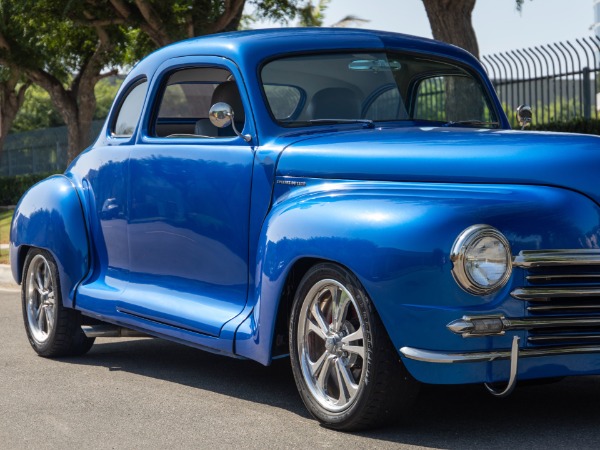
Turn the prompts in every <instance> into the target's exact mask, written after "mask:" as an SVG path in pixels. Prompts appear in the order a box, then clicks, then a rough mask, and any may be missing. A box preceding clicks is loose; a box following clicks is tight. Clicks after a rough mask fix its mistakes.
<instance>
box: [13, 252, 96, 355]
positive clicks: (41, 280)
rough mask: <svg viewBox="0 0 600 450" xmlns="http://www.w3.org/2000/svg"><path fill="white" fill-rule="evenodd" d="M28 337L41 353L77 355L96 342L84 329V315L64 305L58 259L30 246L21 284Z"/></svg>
mask: <svg viewBox="0 0 600 450" xmlns="http://www.w3.org/2000/svg"><path fill="white" fill-rule="evenodd" d="M21 303H22V307H23V321H24V322H25V330H26V332H27V338H28V339H29V343H30V344H31V346H32V347H33V349H34V350H35V351H36V352H37V354H38V355H40V356H45V357H58V356H77V355H82V354H84V353H86V352H87V351H88V350H89V349H90V348H91V347H92V345H93V344H94V338H88V337H87V336H86V335H85V334H84V333H83V331H82V330H81V314H80V313H79V311H76V310H74V309H71V308H65V307H64V306H63V303H62V295H61V291H60V278H59V275H58V269H57V267H56V262H55V261H54V258H53V257H52V255H51V254H50V253H49V252H47V251H46V250H41V249H37V248H34V249H31V250H30V251H29V253H28V254H27V257H26V259H25V265H24V266H23V281H22V285H21Z"/></svg>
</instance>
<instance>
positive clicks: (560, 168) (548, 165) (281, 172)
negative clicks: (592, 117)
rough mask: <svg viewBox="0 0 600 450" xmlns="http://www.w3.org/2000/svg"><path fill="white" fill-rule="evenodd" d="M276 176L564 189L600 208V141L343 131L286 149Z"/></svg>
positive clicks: (509, 133)
mask: <svg viewBox="0 0 600 450" xmlns="http://www.w3.org/2000/svg"><path fill="white" fill-rule="evenodd" d="M277 175H278V176H288V177H310V178H328V179H353V180H381V181H407V182H414V181H424V182H433V183H435V182H439V183H459V182H460V183H485V184H490V183H494V184H498V183H500V184H529V185H545V186H557V187H561V188H566V189H571V190H575V191H578V192H581V193H583V194H585V195H587V196H589V197H591V198H593V199H594V200H595V201H596V202H597V203H599V204H600V176H599V175H600V137H598V136H588V135H580V134H566V133H546V132H529V131H514V130H484V129H465V128H461V129H457V128H439V127H436V128H425V127H420V128H419V127H411V128H400V129H399V128H395V129H389V128H388V129H386V128H376V129H366V130H358V131H340V132H336V133H330V134H327V135H320V136H319V137H310V138H305V139H303V140H300V139H298V140H297V141H296V142H294V143H292V144H291V145H289V146H288V147H286V148H285V150H284V151H283V153H282V154H281V157H280V159H279V163H278V166H277Z"/></svg>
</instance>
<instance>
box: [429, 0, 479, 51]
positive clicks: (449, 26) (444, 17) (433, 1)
mask: <svg viewBox="0 0 600 450" xmlns="http://www.w3.org/2000/svg"><path fill="white" fill-rule="evenodd" d="M423 5H424V6H425V11H426V12H427V18H428V19H429V24H430V25H431V32H432V34H433V38H434V39H437V40H439V41H444V42H448V43H449V44H454V45H457V46H459V47H462V48H464V49H465V50H467V51H468V52H470V53H471V54H473V55H474V56H475V57H476V58H479V46H478V45H477V36H476V35H475V30H474V29H473V24H472V20H471V14H472V13H473V8H475V0H423Z"/></svg>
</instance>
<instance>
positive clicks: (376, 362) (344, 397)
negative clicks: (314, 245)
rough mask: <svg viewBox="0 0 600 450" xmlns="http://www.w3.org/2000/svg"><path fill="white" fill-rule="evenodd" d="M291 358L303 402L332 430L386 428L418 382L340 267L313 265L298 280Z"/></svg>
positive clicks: (364, 296) (360, 290)
mask: <svg viewBox="0 0 600 450" xmlns="http://www.w3.org/2000/svg"><path fill="white" fill-rule="evenodd" d="M290 356H291V361H292V370H293V372H294V378H295V380H296V386H297V387H298V391H299V392H300V395H301V397H302V400H303V402H304V404H305V405H306V407H307V408H308V410H309V411H310V413H311V414H312V415H313V416H314V417H316V418H317V419H318V420H319V421H321V422H322V423H323V424H324V425H325V426H328V427H330V428H335V429H339V430H347V431H350V430H359V429H364V428H370V427H373V426H377V425H383V424H385V423H389V422H391V421H394V420H396V419H398V414H400V413H401V411H402V410H403V409H406V408H407V407H409V406H410V405H412V402H413V401H414V398H415V397H416V393H417V390H418V385H417V382H416V381H415V380H414V379H413V378H412V377H411V376H410V375H409V374H408V372H407V371H406V369H405V368H404V366H403V365H402V363H401V362H400V361H399V357H398V354H397V353H396V351H395V350H394V348H393V346H392V344H391V342H390V340H389V338H388V336H387V334H386V332H385V330H384V328H383V325H382V323H381V321H380V319H379V317H378V315H377V312H376V311H375V309H374V307H373V305H372V303H371V301H370V299H369V297H368V296H367V294H366V292H365V291H364V289H363V288H362V286H361V284H360V282H359V281H358V280H357V279H356V277H354V276H353V275H352V274H351V273H350V272H348V271H347V270H346V269H344V268H342V267H340V266H338V265H334V264H319V265H316V266H314V267H312V268H311V269H310V270H309V271H308V272H307V274H306V275H305V276H304V277H303V279H302V281H301V282H300V286H299V287H298V290H297V292H296V296H295V298H294V304H293V306H292V314H291V322H290Z"/></svg>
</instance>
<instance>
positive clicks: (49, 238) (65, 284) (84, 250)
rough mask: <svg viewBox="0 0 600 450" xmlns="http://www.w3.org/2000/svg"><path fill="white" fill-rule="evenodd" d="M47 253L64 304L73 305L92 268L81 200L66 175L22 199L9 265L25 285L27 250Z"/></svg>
mask: <svg viewBox="0 0 600 450" xmlns="http://www.w3.org/2000/svg"><path fill="white" fill-rule="evenodd" d="M29 247H38V248H43V249H45V250H48V251H49V252H50V253H51V254H52V256H53V257H54V259H55V260H56V264H57V266H58V271H59V275H60V286H61V293H62V298H63V303H64V305H65V306H67V307H71V306H72V305H73V299H74V291H75V287H76V286H77V283H78V282H79V281H80V280H81V279H82V278H83V277H84V276H85V274H86V273H87V272H88V268H89V247H88V235H87V228H86V224H85V219H84V215H83V208H82V203H81V199H80V197H79V194H78V193H77V190H76V188H75V186H74V185H73V183H72V182H71V181H70V180H69V179H68V178H67V177H65V176H64V175H55V176H52V177H50V178H47V179H45V180H43V181H41V182H39V183H37V184H36V185H34V186H33V187H32V188H31V189H29V191H27V192H26V193H25V195H23V197H22V198H21V200H20V201H19V204H18V205H17V208H16V209H15V213H14V216H13V220H12V224H11V230H10V262H11V268H12V274H13V277H14V279H15V281H16V282H17V283H19V284H20V283H21V282H22V279H21V278H22V271H23V264H24V260H25V255H26V253H27V252H26V249H27V248H29Z"/></svg>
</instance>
